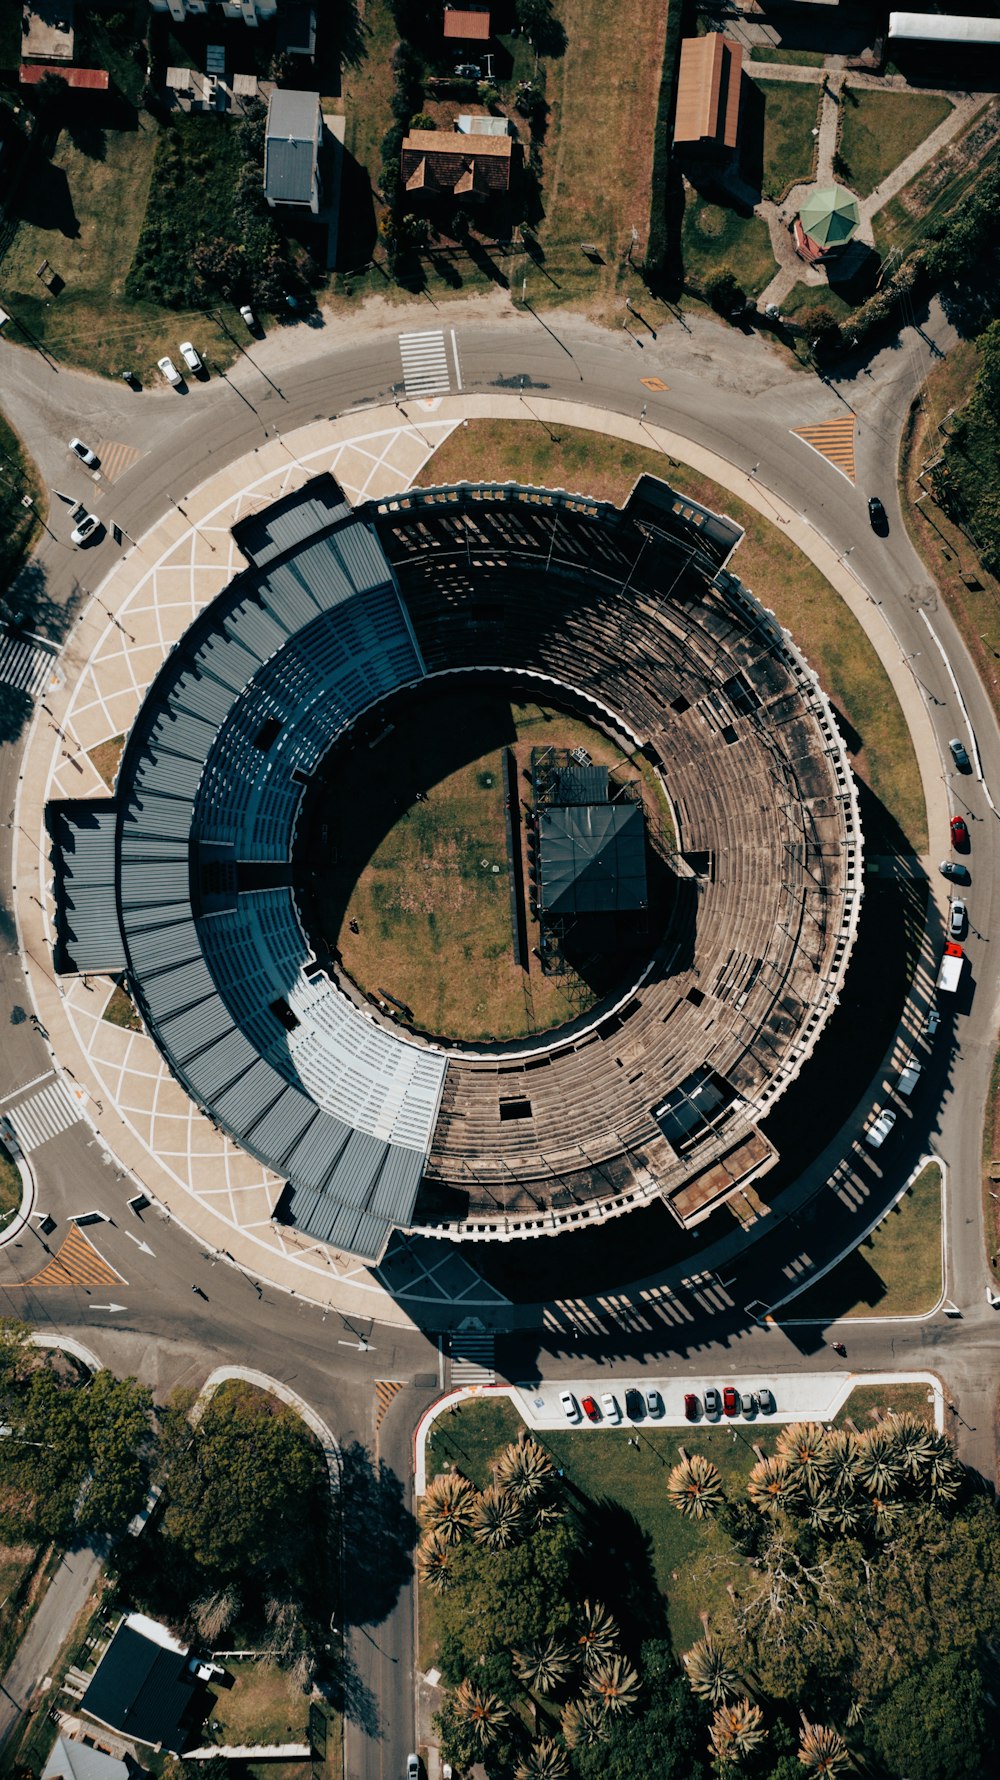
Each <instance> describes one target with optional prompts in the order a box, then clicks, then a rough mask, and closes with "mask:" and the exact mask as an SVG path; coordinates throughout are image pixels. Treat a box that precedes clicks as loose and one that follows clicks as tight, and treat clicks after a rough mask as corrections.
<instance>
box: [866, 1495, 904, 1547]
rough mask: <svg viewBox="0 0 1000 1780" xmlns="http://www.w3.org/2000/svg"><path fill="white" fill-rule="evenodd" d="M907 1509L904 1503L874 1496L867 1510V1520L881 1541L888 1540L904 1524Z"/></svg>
mask: <svg viewBox="0 0 1000 1780" xmlns="http://www.w3.org/2000/svg"><path fill="white" fill-rule="evenodd" d="M905 1515H906V1508H905V1506H904V1504H903V1503H902V1502H893V1501H892V1500H887V1499H886V1498H885V1497H883V1496H872V1498H871V1501H870V1502H869V1503H868V1507H867V1510H866V1518H867V1521H868V1525H869V1526H870V1528H871V1530H872V1532H873V1533H874V1534H875V1535H876V1537H877V1538H879V1539H888V1538H889V1535H890V1534H891V1533H895V1532H896V1531H897V1530H898V1528H899V1527H900V1525H901V1524H902V1522H903V1520H904V1518H905Z"/></svg>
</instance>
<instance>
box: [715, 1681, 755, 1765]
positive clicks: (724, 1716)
mask: <svg viewBox="0 0 1000 1780" xmlns="http://www.w3.org/2000/svg"><path fill="white" fill-rule="evenodd" d="M708 1735H709V1741H710V1742H711V1745H712V1748H713V1750H714V1751H715V1755H716V1758H717V1760H718V1762H719V1765H720V1766H721V1767H723V1768H725V1766H726V1764H727V1763H733V1762H742V1761H745V1759H746V1757H747V1756H748V1755H752V1754H753V1752H754V1750H755V1749H759V1748H760V1746H761V1744H762V1743H763V1741H764V1738H765V1737H766V1736H767V1730H766V1728H765V1725H764V1714H763V1712H762V1711H761V1709H760V1707H759V1706H754V1705H752V1704H751V1702H750V1701H749V1700H748V1699H745V1698H744V1699H742V1700H736V1701H734V1703H733V1704H732V1705H731V1706H720V1707H719V1708H718V1710H717V1711H716V1713H715V1715H714V1717H713V1719H712V1722H711V1724H710V1725H709V1727H708Z"/></svg>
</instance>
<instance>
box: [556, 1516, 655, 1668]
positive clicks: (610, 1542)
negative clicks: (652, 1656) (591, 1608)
mask: <svg viewBox="0 0 1000 1780" xmlns="http://www.w3.org/2000/svg"><path fill="white" fill-rule="evenodd" d="M578 1518H579V1521H580V1525H581V1528H582V1531H583V1535H584V1541H585V1552H586V1562H585V1575H584V1576H583V1577H582V1578H581V1585H582V1592H583V1593H584V1594H585V1595H587V1596H588V1597H589V1599H591V1600H594V1599H595V1598H596V1599H597V1600H599V1601H603V1602H604V1604H605V1606H606V1607H607V1608H608V1610H609V1611H610V1612H611V1613H613V1614H614V1616H615V1618H616V1619H617V1621H618V1623H619V1625H620V1626H621V1629H622V1633H623V1636H624V1639H625V1642H626V1644H627V1645H628V1646H629V1647H630V1649H632V1650H634V1651H636V1652H637V1651H638V1649H639V1646H640V1645H641V1644H642V1643H643V1642H644V1641H645V1640H646V1639H647V1638H665V1637H669V1630H668V1626H667V1615H666V1602H665V1601H664V1598H663V1596H662V1595H661V1593H660V1590H659V1586H658V1584H657V1581H656V1572H655V1570H654V1568H653V1541H652V1539H651V1538H650V1535H649V1533H648V1532H647V1531H646V1530H645V1528H644V1527H643V1526H641V1525H640V1523H639V1521H638V1520H637V1519H636V1517H635V1515H634V1514H633V1513H632V1512H631V1511H630V1510H629V1509H628V1508H625V1507H623V1506H622V1504H621V1502H616V1501H615V1500H614V1499H613V1498H612V1497H610V1496H602V1497H601V1498H600V1499H599V1500H597V1501H594V1500H592V1499H589V1498H584V1501H583V1505H582V1506H581V1507H579V1508H578Z"/></svg>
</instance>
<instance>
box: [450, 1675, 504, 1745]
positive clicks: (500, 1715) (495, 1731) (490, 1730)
mask: <svg viewBox="0 0 1000 1780" xmlns="http://www.w3.org/2000/svg"><path fill="white" fill-rule="evenodd" d="M453 1705H454V1708H455V1711H456V1713H457V1714H458V1716H459V1718H463V1719H464V1720H465V1722H466V1724H467V1725H468V1726H469V1728H470V1730H471V1731H472V1734H473V1737H474V1738H475V1741H476V1742H477V1743H478V1744H479V1747H480V1749H482V1750H484V1751H485V1750H488V1749H491V1748H492V1747H493V1744H494V1743H495V1742H496V1740H497V1738H498V1736H499V1735H500V1732H501V1731H502V1730H505V1729H506V1727H507V1724H508V1723H509V1721H510V1707H509V1706H507V1705H505V1703H504V1701H503V1700H502V1699H501V1698H500V1696H499V1695H498V1694H495V1693H486V1692H485V1691H484V1690H483V1689H482V1688H479V1687H477V1686H476V1684H475V1682H474V1681H462V1682H460V1683H459V1685H458V1687H456V1689H455V1693H454V1698H453Z"/></svg>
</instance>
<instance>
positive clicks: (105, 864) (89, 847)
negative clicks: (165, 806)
mask: <svg viewBox="0 0 1000 1780" xmlns="http://www.w3.org/2000/svg"><path fill="white" fill-rule="evenodd" d="M48 819H49V828H50V832H51V834H52V864H53V868H54V891H55V900H56V953H57V968H58V969H59V970H60V971H67V970H68V971H112V972H113V971H119V970H122V969H124V966H125V942H124V940H123V938H122V931H121V925H120V923H119V920H118V906H117V901H116V898H115V820H116V812H115V806H114V804H113V803H102V804H84V803H80V804H77V805H71V804H62V805H52V806H50V808H49V812H48Z"/></svg>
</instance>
